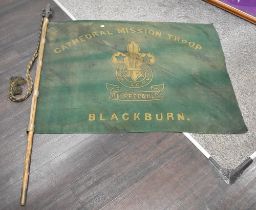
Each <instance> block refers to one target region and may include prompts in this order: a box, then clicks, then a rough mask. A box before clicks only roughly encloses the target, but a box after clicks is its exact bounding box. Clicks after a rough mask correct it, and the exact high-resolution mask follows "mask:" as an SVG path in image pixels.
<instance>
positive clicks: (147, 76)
mask: <svg viewBox="0 0 256 210" xmlns="http://www.w3.org/2000/svg"><path fill="white" fill-rule="evenodd" d="M112 62H113V63H114V64H116V65H117V69H116V71H117V72H116V77H117V79H118V80H119V81H120V82H121V83H122V84H124V85H125V86H129V87H141V86H145V85H146V84H148V83H149V82H150V81H151V79H152V71H151V70H150V69H149V67H148V66H149V65H152V64H154V63H155V56H153V55H152V54H151V53H141V52H140V47H139V45H138V44H137V43H136V42H134V41H132V42H130V43H129V44H128V45H127V52H116V53H114V54H113V56H112Z"/></svg>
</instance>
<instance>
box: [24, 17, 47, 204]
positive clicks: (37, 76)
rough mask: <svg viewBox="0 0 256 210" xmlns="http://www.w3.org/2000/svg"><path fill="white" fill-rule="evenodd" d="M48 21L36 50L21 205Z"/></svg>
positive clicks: (27, 179) (43, 27)
mask: <svg viewBox="0 0 256 210" xmlns="http://www.w3.org/2000/svg"><path fill="white" fill-rule="evenodd" d="M48 22H49V20H48V18H46V17H45V18H44V22H43V26H42V34H41V40H40V47H39V51H38V61H37V67H36V76H35V83H34V92H33V97H32V102H31V111H30V118H29V125H28V142H27V148H26V155H25V160H24V169H23V178H22V187H21V196H20V205H21V206H24V205H25V204H26V198H27V190H28V182H29V171H30V162H31V154H32V145H33V137H34V123H35V115H36V106H37V98H38V89H39V82H40V76H41V70H42V63H43V55H44V44H45V36H46V31H47V26H48Z"/></svg>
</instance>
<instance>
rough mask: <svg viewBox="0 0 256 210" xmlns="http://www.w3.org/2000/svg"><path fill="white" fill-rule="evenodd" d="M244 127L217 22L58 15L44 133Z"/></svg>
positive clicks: (41, 106) (49, 43)
mask: <svg viewBox="0 0 256 210" xmlns="http://www.w3.org/2000/svg"><path fill="white" fill-rule="evenodd" d="M156 131H171V132H193V133H244V132H246V131H247V128H246V126H245V123H244V121H243V118H242V115H241V112H240V110H239V107H238V104H237V101H236V97H235V94H234V91H233V88H232V85H231V82H230V78H229V76H228V73H227V70H226V65H225V59H224V54H223V51H222V48H221V44H220V41H219V38H218V34H217V32H216V30H215V28H214V26H213V25H212V24H187V23H159V22H129V21H92V20H88V21H87V20H82V21H67V22H50V23H49V26H48V31H47V35H46V43H45V51H44V58H43V68H42V73H41V81H40V88H39V98H38V104H37V111H36V122H35V132H36V133H118V132H156Z"/></svg>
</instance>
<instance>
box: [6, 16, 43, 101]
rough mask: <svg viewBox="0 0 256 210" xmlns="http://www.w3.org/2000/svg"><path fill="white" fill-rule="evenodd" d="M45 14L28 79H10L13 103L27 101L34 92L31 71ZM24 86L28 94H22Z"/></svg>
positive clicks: (29, 65) (28, 68) (28, 67)
mask: <svg viewBox="0 0 256 210" xmlns="http://www.w3.org/2000/svg"><path fill="white" fill-rule="evenodd" d="M44 17H45V12H44V11H43V14H42V20H41V25H40V31H39V34H38V42H37V47H36V50H35V52H34V54H33V56H32V58H31V60H30V61H29V62H28V64H27V67H26V78H24V77H21V76H13V77H11V78H10V86H9V99H10V100H11V101H13V102H22V101H25V100H26V99H27V98H28V97H29V96H30V95H31V93H32V92H33V80H32V77H31V70H32V67H33V65H34V63H35V61H36V59H37V57H38V50H39V46H40V39H41V34H42V26H43V22H44ZM23 85H26V93H25V94H22V87H21V86H23Z"/></svg>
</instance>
